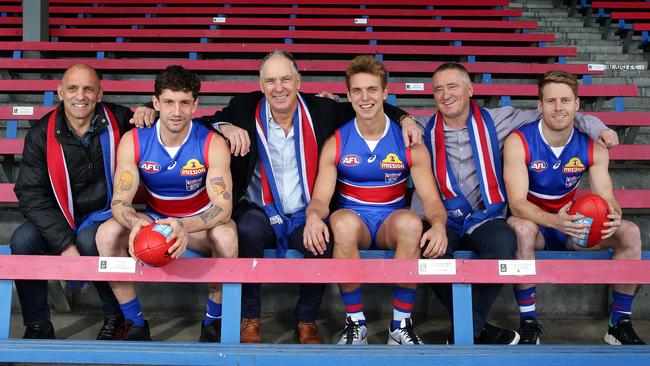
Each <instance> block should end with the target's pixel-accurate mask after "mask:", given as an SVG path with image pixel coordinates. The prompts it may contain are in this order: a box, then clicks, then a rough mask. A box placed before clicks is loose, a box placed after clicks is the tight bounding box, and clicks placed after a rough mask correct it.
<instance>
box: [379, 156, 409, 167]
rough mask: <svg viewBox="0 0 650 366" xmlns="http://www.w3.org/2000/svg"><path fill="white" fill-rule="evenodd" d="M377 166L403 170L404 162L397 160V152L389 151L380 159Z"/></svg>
mask: <svg viewBox="0 0 650 366" xmlns="http://www.w3.org/2000/svg"><path fill="white" fill-rule="evenodd" d="M379 167H380V168H381V169H383V170H404V163H402V161H401V160H399V157H398V156H397V154H395V153H390V154H388V155H386V158H384V160H382V161H381V164H380V165H379Z"/></svg>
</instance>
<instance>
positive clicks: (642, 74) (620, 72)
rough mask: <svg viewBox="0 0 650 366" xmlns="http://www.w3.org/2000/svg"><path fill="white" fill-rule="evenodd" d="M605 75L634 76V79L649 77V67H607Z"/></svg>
mask: <svg viewBox="0 0 650 366" xmlns="http://www.w3.org/2000/svg"><path fill="white" fill-rule="evenodd" d="M604 75H605V76H613V77H626V78H633V79H632V80H635V81H637V80H641V79H647V78H648V70H647V67H646V69H645V70H616V69H607V70H605V74H604Z"/></svg>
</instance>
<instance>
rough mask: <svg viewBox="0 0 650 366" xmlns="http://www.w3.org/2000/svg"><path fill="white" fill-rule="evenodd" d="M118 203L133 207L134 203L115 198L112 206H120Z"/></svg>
mask: <svg viewBox="0 0 650 366" xmlns="http://www.w3.org/2000/svg"><path fill="white" fill-rule="evenodd" d="M118 205H120V206H124V207H129V208H133V205H132V204H130V203H128V202H126V201H123V200H113V202H111V207H113V206H118Z"/></svg>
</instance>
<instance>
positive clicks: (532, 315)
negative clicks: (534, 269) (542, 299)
mask: <svg viewBox="0 0 650 366" xmlns="http://www.w3.org/2000/svg"><path fill="white" fill-rule="evenodd" d="M514 290H515V298H516V299H517V305H519V319H520V320H521V321H523V320H524V319H526V318H529V319H532V320H534V321H535V323H537V309H536V299H535V291H536V290H537V286H533V287H531V288H527V289H525V290H517V289H514Z"/></svg>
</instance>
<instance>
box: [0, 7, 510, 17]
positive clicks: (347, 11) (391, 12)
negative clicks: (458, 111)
mask: <svg viewBox="0 0 650 366" xmlns="http://www.w3.org/2000/svg"><path fill="white" fill-rule="evenodd" d="M337 6H340V4H338V5H337ZM2 9H5V10H4V11H6V12H12V13H20V12H22V8H21V7H15V6H5V7H1V6H0V11H3V10H2ZM49 12H50V14H57V15H58V14H84V15H85V14H93V15H100V16H101V15H109V16H112V17H119V16H120V15H126V16H133V15H134V14H156V15H205V14H215V15H216V14H219V15H245V16H250V15H280V14H282V15H293V14H295V15H318V16H348V17H350V16H373V17H374V16H377V17H382V18H397V17H427V18H431V17H452V18H467V19H471V18H505V17H521V16H522V11H521V10H518V9H490V8H482V9H476V8H475V7H472V8H470V7H466V8H456V9H450V8H439V9H416V8H365V9H364V8H343V7H336V6H328V7H292V6H275V7H265V6H254V7H250V6H245V7H242V6H237V5H236V4H235V6H230V7H224V6H182V7H160V6H128V7H126V6H107V5H104V6H101V7H100V6H57V5H50V7H49Z"/></svg>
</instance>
